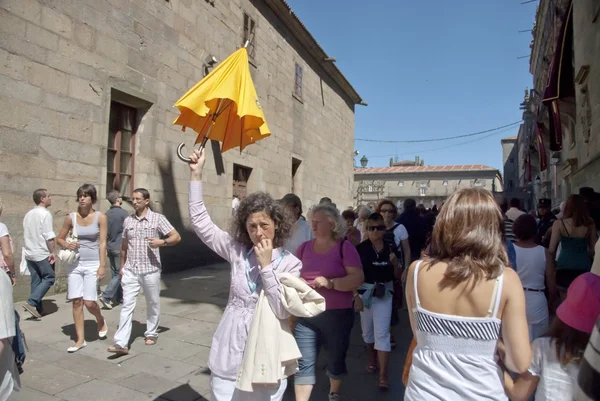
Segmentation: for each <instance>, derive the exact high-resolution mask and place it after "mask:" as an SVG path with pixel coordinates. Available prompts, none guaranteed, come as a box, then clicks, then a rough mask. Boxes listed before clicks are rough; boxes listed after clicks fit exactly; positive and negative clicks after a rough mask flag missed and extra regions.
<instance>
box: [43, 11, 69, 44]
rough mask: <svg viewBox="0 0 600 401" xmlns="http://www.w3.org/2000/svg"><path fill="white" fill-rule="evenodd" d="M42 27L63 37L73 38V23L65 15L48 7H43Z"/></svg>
mask: <svg viewBox="0 0 600 401" xmlns="http://www.w3.org/2000/svg"><path fill="white" fill-rule="evenodd" d="M42 26H43V27H44V28H46V29H47V30H49V31H52V32H54V33H57V34H59V35H61V36H64V37H67V38H71V37H72V36H73V21H71V18H69V17H68V16H66V15H65V14H62V13H59V12H58V11H56V10H53V9H51V8H48V7H42Z"/></svg>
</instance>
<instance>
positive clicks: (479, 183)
mask: <svg viewBox="0 0 600 401" xmlns="http://www.w3.org/2000/svg"><path fill="white" fill-rule="evenodd" d="M473 185H474V186H476V187H483V186H485V182H483V181H482V180H475V182H474V183H473Z"/></svg>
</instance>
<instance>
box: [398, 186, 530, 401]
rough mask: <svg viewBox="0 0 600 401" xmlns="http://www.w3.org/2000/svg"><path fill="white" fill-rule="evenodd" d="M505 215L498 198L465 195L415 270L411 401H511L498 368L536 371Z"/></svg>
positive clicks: (411, 282) (410, 298) (447, 212)
mask: <svg viewBox="0 0 600 401" xmlns="http://www.w3.org/2000/svg"><path fill="white" fill-rule="evenodd" d="M502 230H503V222H502V215H501V213H500V210H499V209H498V206H497V205H496V203H495V201H494V198H493V196H492V194H491V193H490V192H489V191H486V190H483V189H480V188H468V189H461V190H459V191H457V192H455V193H454V194H453V195H451V196H450V197H449V198H448V200H447V201H446V203H445V204H444V207H443V208H442V210H441V212H440V214H439V216H438V218H437V221H436V224H435V227H434V229H433V234H432V237H431V244H430V247H429V250H428V252H427V254H426V255H425V257H424V259H423V260H420V261H417V262H415V263H413V264H412V265H411V266H410V270H409V272H408V277H407V283H406V300H407V303H408V306H409V308H410V310H412V314H409V315H410V323H411V327H412V330H413V333H414V336H415V338H416V340H417V347H416V348H415V351H414V353H413V360H412V366H411V369H410V374H409V382H408V386H407V388H406V393H405V398H404V399H405V400H407V401H430V400H439V401H442V400H443V401H482V400H494V401H495V400H497V401H507V400H508V397H507V396H506V394H505V392H504V387H503V383H502V370H501V369H500V368H499V366H498V364H497V362H496V360H497V358H496V355H497V346H498V339H499V338H500V335H501V333H500V327H502V337H503V339H504V343H505V348H506V356H507V357H506V364H507V366H508V367H509V369H511V370H512V371H514V372H525V371H526V370H527V368H529V365H530V363H531V347H530V345H529V334H528V331H527V317H526V313H525V295H524V293H523V287H522V286H521V281H520V280H519V276H518V275H517V274H516V273H515V271H514V270H512V269H505V268H504V266H508V264H509V262H508V256H507V254H506V250H505V247H504V241H503V235H502Z"/></svg>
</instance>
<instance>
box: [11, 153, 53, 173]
mask: <svg viewBox="0 0 600 401" xmlns="http://www.w3.org/2000/svg"><path fill="white" fill-rule="evenodd" d="M0 173H4V174H15V175H20V176H24V177H37V178H54V177H55V175H56V162H55V161H54V160H48V159H46V158H44V157H39V156H34V155H27V154H19V153H4V154H2V163H0Z"/></svg>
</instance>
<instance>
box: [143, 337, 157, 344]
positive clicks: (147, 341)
mask: <svg viewBox="0 0 600 401" xmlns="http://www.w3.org/2000/svg"><path fill="white" fill-rule="evenodd" d="M144 344H146V345H155V344H156V337H146V338H145V339H144Z"/></svg>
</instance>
